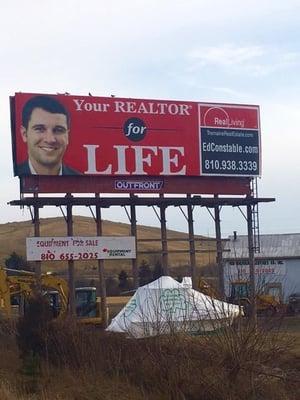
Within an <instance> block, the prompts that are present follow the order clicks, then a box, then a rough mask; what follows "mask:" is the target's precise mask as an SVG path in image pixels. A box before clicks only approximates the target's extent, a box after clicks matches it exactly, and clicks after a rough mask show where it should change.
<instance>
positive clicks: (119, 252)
mask: <svg viewBox="0 0 300 400" xmlns="http://www.w3.org/2000/svg"><path fill="white" fill-rule="evenodd" d="M102 251H103V253H106V254H107V255H108V256H109V257H125V256H126V255H128V254H130V253H131V250H130V249H107V248H104V249H102Z"/></svg>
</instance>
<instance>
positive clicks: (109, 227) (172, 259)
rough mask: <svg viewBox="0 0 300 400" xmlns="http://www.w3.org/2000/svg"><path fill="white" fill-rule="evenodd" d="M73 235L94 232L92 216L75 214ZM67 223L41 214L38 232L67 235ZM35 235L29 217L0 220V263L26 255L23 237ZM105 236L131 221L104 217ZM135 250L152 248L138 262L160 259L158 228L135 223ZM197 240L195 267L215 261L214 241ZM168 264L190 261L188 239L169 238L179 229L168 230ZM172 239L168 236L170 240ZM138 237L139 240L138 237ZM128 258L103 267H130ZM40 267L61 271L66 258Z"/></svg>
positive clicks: (123, 232) (122, 232) (82, 265)
mask: <svg viewBox="0 0 300 400" xmlns="http://www.w3.org/2000/svg"><path fill="white" fill-rule="evenodd" d="M73 223H74V236H95V235H96V224H95V221H94V219H93V218H89V217H82V216H74V217H73ZM66 232H67V226H66V222H65V220H64V218H63V217H61V218H43V219H41V223H40V234H41V236H66ZM33 235H34V225H33V224H32V222H31V221H25V222H12V223H6V224H0V265H4V262H5V259H6V258H7V257H9V255H10V254H11V253H12V252H16V253H17V254H18V255H21V256H23V257H24V258H26V237H28V236H33ZM103 235H104V236H106V235H107V236H114V235H115V236H129V235H130V225H129V224H125V223H117V222H111V221H106V220H105V221H103ZM137 237H138V248H137V250H138V252H143V251H153V253H152V254H138V263H140V262H141V261H142V260H147V261H148V262H149V263H150V264H154V263H155V262H156V261H157V260H159V259H160V250H161V242H160V228H154V227H149V226H143V225H139V226H138V233H137ZM196 237H197V238H198V239H203V240H199V241H197V242H196V249H197V250H201V251H202V252H201V253H197V255H196V259H197V267H199V268H201V267H203V266H205V265H208V264H211V263H214V262H215V259H216V256H215V243H214V241H207V240H205V238H204V237H201V236H196ZM167 238H168V250H169V251H170V254H169V266H170V267H174V268H176V267H180V266H186V265H188V264H189V253H188V249H189V243H188V241H184V240H183V241H178V240H176V241H172V239H187V238H188V235H187V234H186V233H182V232H178V231H172V230H168V231H167ZM141 239H157V240H155V241H146V242H143V241H142V240H141ZM169 239H171V240H169ZM140 240H141V241H140ZM174 250H186V251H187V252H186V253H183V252H180V253H172V251H174ZM75 267H76V270H78V271H79V272H81V273H86V274H88V273H92V272H93V271H95V270H96V269H97V261H76V262H75ZM130 268H131V262H130V261H127V260H109V261H105V270H106V271H107V272H110V273H117V272H118V271H120V270H121V269H130ZM42 269H43V270H44V271H45V270H47V271H48V270H51V271H57V272H63V271H65V270H66V269H67V262H64V261H52V262H43V264H42Z"/></svg>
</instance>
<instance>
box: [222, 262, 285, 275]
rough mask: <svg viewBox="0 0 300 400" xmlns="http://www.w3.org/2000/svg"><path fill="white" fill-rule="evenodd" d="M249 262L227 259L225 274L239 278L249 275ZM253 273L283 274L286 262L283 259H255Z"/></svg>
mask: <svg viewBox="0 0 300 400" xmlns="http://www.w3.org/2000/svg"><path fill="white" fill-rule="evenodd" d="M249 270H250V269H249V263H248V261H247V260H236V261H227V263H226V274H227V275H228V276H233V275H234V276H239V277H240V278H242V277H245V276H247V275H249ZM254 274H255V275H256V276H263V275H264V276H266V275H285V274H286V264H285V261H283V260H274V259H269V260H255V267H254Z"/></svg>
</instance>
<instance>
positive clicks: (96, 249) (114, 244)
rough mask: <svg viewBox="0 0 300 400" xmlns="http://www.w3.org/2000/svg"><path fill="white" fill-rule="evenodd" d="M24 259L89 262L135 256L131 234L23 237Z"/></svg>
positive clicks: (133, 240) (133, 239)
mask: <svg viewBox="0 0 300 400" xmlns="http://www.w3.org/2000/svg"><path fill="white" fill-rule="evenodd" d="M26 256H27V261H70V260H74V261H78V260H79V261H90V260H109V259H131V258H136V249H135V238H134V237H133V236H120V237H111V236H92V237H86V236H63V237H57V236H56V237H28V238H26Z"/></svg>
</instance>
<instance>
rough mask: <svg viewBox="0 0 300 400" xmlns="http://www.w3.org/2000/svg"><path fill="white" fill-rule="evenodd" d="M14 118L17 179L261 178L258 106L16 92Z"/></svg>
mask: <svg viewBox="0 0 300 400" xmlns="http://www.w3.org/2000/svg"><path fill="white" fill-rule="evenodd" d="M11 117H12V118H11V120H12V139H13V140H12V143H13V159H14V172H15V175H18V176H24V175H32V174H35V175H57V176H60V175H81V176H91V175H92V176H116V177H117V176H124V177H134V176H149V177H150V176H151V177H164V176H166V177H168V176H175V177H176V176H196V177H198V176H201V175H217V176H222V175H224V176H237V175H238V176H257V175H259V174H260V127H259V109H258V107H257V106H243V105H239V106H233V105H215V104H206V103H197V102H186V101H170V100H141V99H123V98H114V97H108V98H107V97H93V96H71V95H45V94H38V95H36V94H31V93H16V94H15V96H13V97H11ZM128 182H129V181H128ZM145 182H147V179H145Z"/></svg>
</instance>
